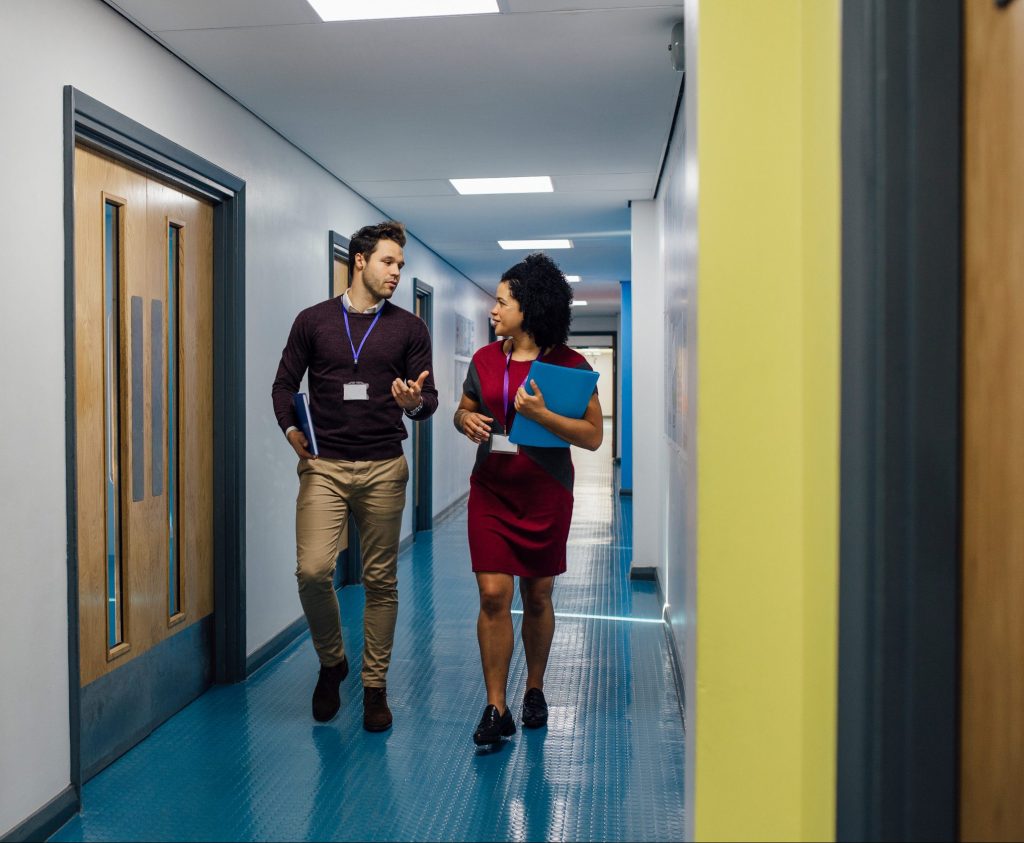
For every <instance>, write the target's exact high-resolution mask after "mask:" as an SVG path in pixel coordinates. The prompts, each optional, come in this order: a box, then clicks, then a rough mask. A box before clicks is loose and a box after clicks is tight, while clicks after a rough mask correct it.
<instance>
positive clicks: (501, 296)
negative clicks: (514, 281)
mask: <svg viewBox="0 0 1024 843" xmlns="http://www.w3.org/2000/svg"><path fill="white" fill-rule="evenodd" d="M491 322H492V323H493V324H494V333H495V334H497V335H498V336H499V337H510V336H513V335H515V334H517V333H519V331H520V330H521V329H522V327H523V311H522V309H521V308H520V307H519V302H517V301H516V300H515V299H514V298H512V294H511V293H510V292H509V290H508V282H507V281H502V282H501V283H500V284H499V285H498V292H497V293H496V294H495V296H494V307H492V308H491Z"/></svg>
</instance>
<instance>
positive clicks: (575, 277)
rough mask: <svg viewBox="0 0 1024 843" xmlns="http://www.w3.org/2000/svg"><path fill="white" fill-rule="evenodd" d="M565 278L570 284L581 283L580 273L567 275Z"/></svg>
mask: <svg viewBox="0 0 1024 843" xmlns="http://www.w3.org/2000/svg"><path fill="white" fill-rule="evenodd" d="M565 280H566V281H568V282H569V283H570V284H579V283H580V277H579V276H578V275H566V276H565Z"/></svg>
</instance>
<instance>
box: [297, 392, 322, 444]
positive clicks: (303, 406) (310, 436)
mask: <svg viewBox="0 0 1024 843" xmlns="http://www.w3.org/2000/svg"><path fill="white" fill-rule="evenodd" d="M292 401H293V403H294V404H295V415H296V416H297V417H298V419H299V427H300V428H301V429H302V432H303V433H305V434H306V441H307V442H309V447H308V448H307V449H306V450H307V451H309V452H310V453H311V454H313V455H314V456H320V449H319V448H318V447H317V445H316V431H315V430H314V429H313V414H312V413H311V412H310V411H309V398H308V397H307V396H306V393H305V392H295V393H293V394H292Z"/></svg>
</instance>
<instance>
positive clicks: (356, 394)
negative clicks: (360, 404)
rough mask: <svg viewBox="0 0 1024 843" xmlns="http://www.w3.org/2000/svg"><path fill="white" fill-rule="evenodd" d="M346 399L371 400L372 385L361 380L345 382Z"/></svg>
mask: <svg viewBox="0 0 1024 843" xmlns="http://www.w3.org/2000/svg"><path fill="white" fill-rule="evenodd" d="M344 399H345V400H346V401H369V400H370V385H369V384H368V383H362V382H361V381H352V382H351V383H347V384H345V392H344Z"/></svg>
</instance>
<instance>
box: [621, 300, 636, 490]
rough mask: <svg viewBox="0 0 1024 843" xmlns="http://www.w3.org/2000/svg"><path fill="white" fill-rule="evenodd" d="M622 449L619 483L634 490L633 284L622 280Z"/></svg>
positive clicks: (624, 488)
mask: <svg viewBox="0 0 1024 843" xmlns="http://www.w3.org/2000/svg"><path fill="white" fill-rule="evenodd" d="M621 287H622V304H621V313H622V316H621V322H622V330H621V332H620V335H621V336H622V351H621V356H622V451H621V453H620V455H619V457H620V473H619V484H620V486H621V490H622V491H624V492H630V493H631V492H632V491H633V285H632V284H631V283H630V282H629V281H622V282H621Z"/></svg>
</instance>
